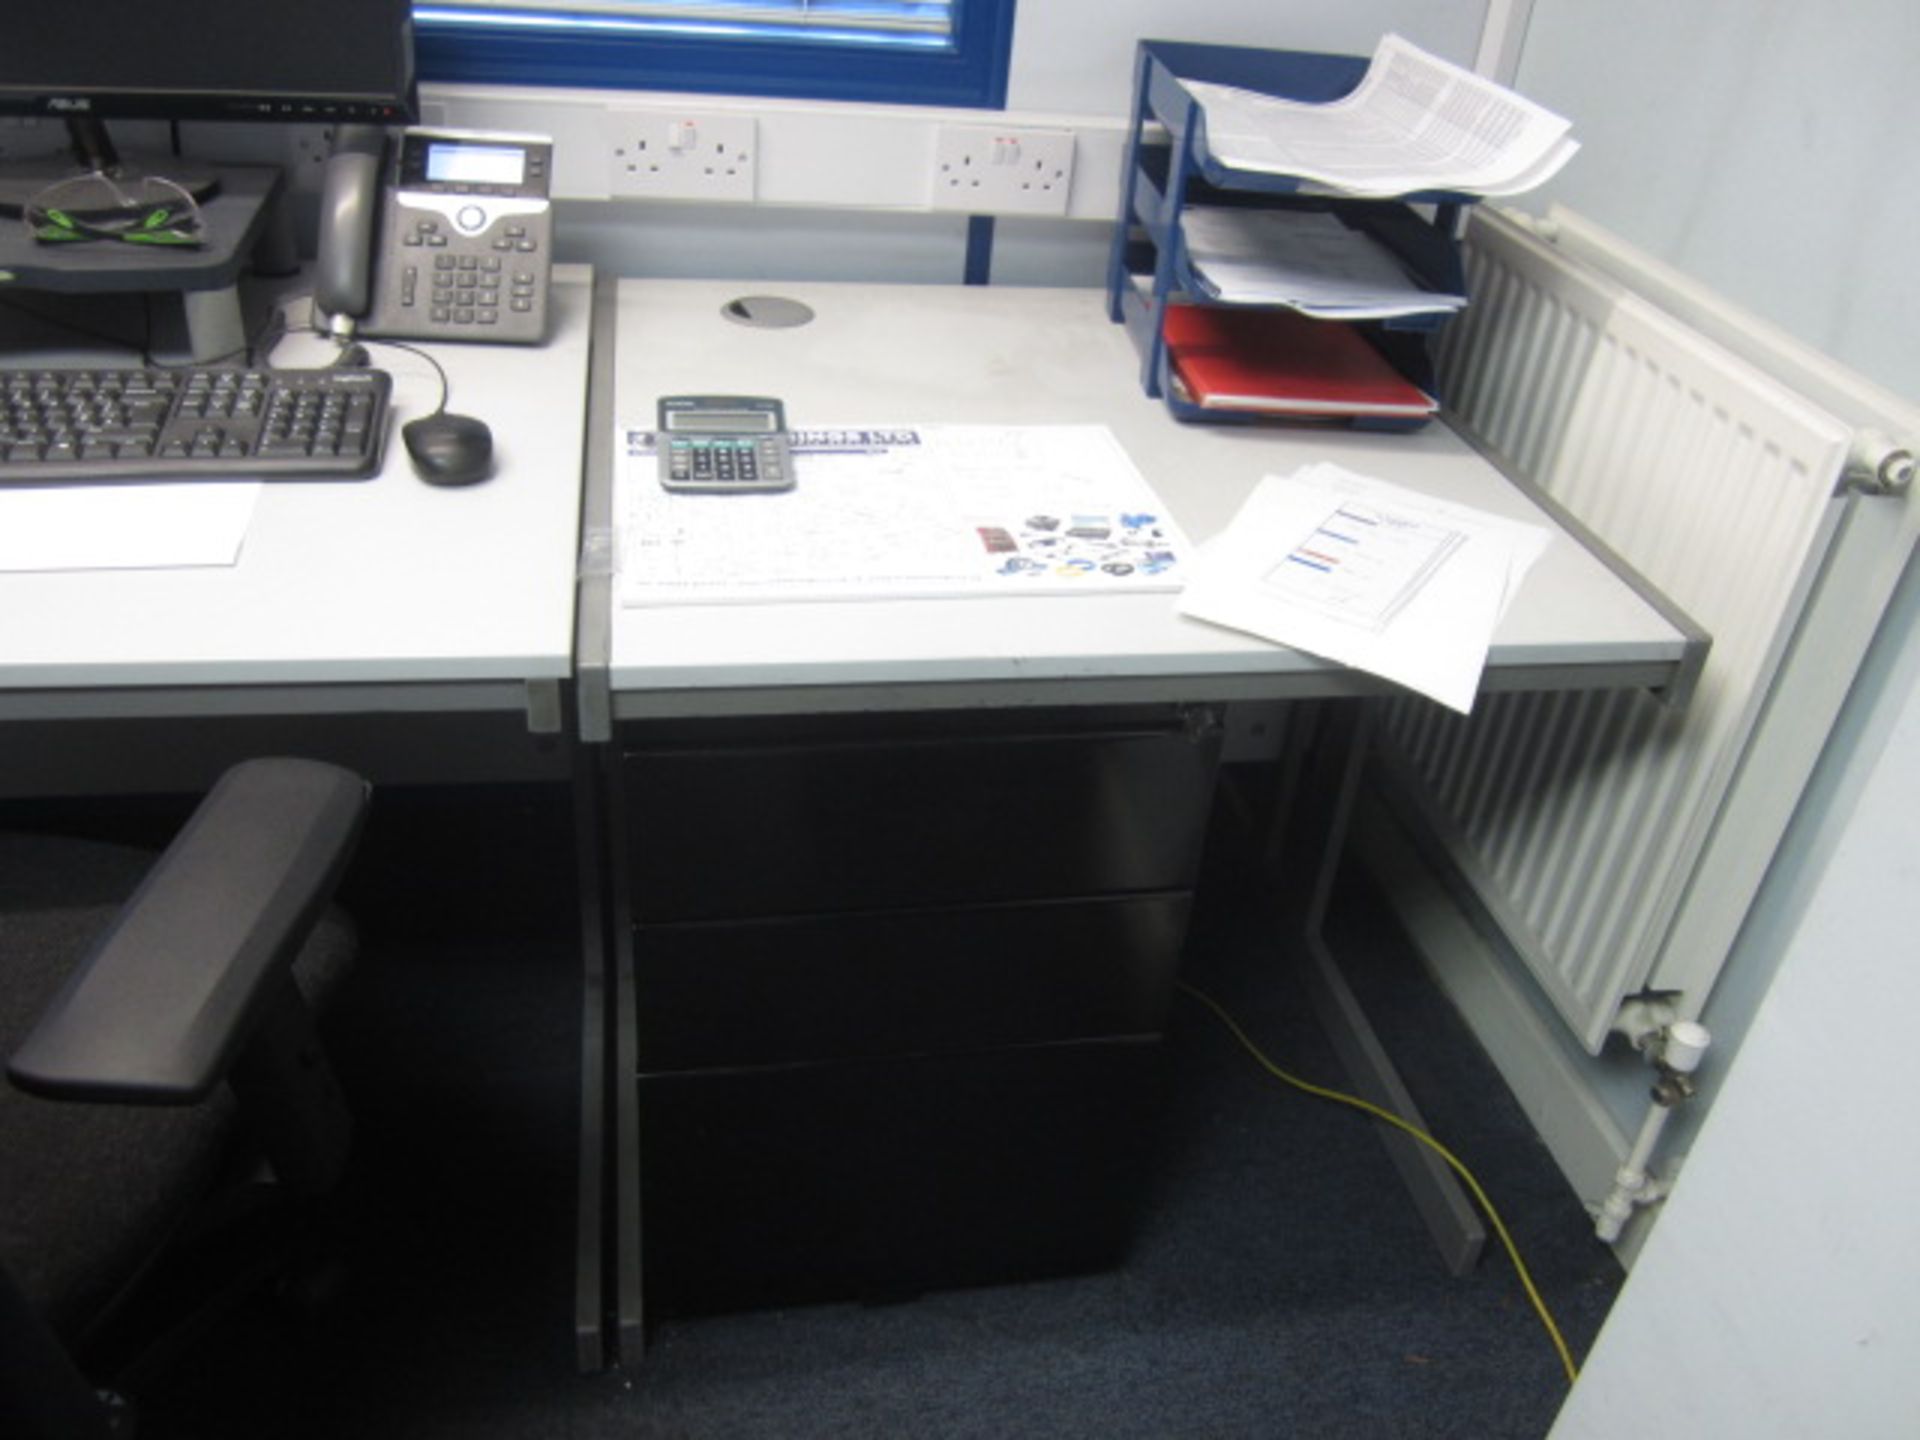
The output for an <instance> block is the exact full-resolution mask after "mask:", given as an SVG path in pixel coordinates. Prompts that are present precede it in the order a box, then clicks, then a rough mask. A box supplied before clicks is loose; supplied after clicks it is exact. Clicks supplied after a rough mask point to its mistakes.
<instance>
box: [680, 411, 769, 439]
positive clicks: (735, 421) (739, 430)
mask: <svg viewBox="0 0 1920 1440" xmlns="http://www.w3.org/2000/svg"><path fill="white" fill-rule="evenodd" d="M776 428H777V424H776V421H775V419H774V416H773V414H772V413H771V412H770V411H766V410H670V411H668V412H667V429H669V430H703V431H705V432H706V433H707V434H709V435H764V434H766V433H767V432H769V431H771V430H774V429H776Z"/></svg>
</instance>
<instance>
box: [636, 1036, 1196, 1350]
mask: <svg viewBox="0 0 1920 1440" xmlns="http://www.w3.org/2000/svg"><path fill="white" fill-rule="evenodd" d="M1158 1057H1159V1046H1158V1043H1157V1042H1153V1041H1107V1042H1098V1043H1086V1044H1076V1045H1044V1046H1031V1047H1023V1048H1018V1049H1011V1050H1000V1051H990V1052H983V1053H975V1054H968V1055H957V1056H927V1057H917V1058H911V1059H903V1060H892V1061H855V1062H849V1063H843V1064H833V1065H811V1066H797V1067H791V1068H779V1067H777V1068H771V1069H765V1070H749V1071H719V1072H707V1073H704V1074H700V1075H672V1076H650V1077H647V1078H646V1079H643V1080H642V1081H641V1082H640V1129H641V1133H642V1134H643V1135H644V1136H645V1137H646V1152H645V1157H644V1160H643V1162H642V1167H641V1169H642V1177H641V1188H642V1203H641V1232H642V1256H643V1260H642V1264H643V1268H644V1271H645V1275H646V1289H647V1308H648V1311H649V1313H652V1314H656V1315H657V1314H662V1313H686V1312H691V1311H711V1310H725V1309H734V1308H741V1307H747V1306H754V1305H769V1304H787V1303H796V1302H800V1301H808V1300H831V1299H851V1298H863V1299H886V1298H898V1297H900V1296H902V1295H906V1294H912V1293H916V1292H918V1291H922V1290H931V1289H938V1288H942V1287H946V1286H953V1285H980V1284H993V1283H998V1282H1002V1281H1010V1280H1027V1279H1035V1278H1039V1277H1042V1276H1047V1275H1061V1274H1070V1273H1073V1272H1075V1271H1085V1270H1090V1269H1095V1268H1099V1267H1102V1266H1106V1265H1111V1264H1114V1263H1117V1262H1118V1261H1119V1260H1120V1259H1121V1258H1122V1256H1123V1254H1124V1251H1125V1248H1126V1244H1127V1240H1128V1238H1129V1235H1130V1232H1131V1229H1132V1224H1133V1219H1134V1213H1135V1209H1136V1206H1137V1203H1138V1199H1139V1195H1140V1189H1141V1178H1142V1175H1143V1173H1144V1165H1145V1163H1146V1160H1147V1157H1148V1155H1149V1154H1150V1153H1151V1146H1152V1141H1153V1138H1154V1117H1155V1115H1156V1113H1157V1112H1156V1108H1155V1105H1154V1103H1153V1102H1154V1097H1155V1095H1156V1093H1157V1092H1156V1084H1157V1073H1158ZM1036 1097H1044V1098H1045V1102H1046V1103H1044V1104H1036V1103H1035V1100H1036Z"/></svg>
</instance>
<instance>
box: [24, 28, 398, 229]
mask: <svg viewBox="0 0 1920 1440" xmlns="http://www.w3.org/2000/svg"><path fill="white" fill-rule="evenodd" d="M8 8H9V11H10V12H14V13H9V15H8V17H7V20H6V23H5V25H4V26H0V114H8V115H38V116H49V117H54V118H57V119H61V120H64V121H65V122H66V128H67V134H68V147H67V150H66V151H65V152H64V153H62V154H60V155H58V156H47V157H38V158H32V159H26V160H21V159H10V158H0V209H4V210H10V211H11V212H14V213H17V212H18V211H19V210H20V209H21V208H22V207H23V206H24V204H25V202H26V201H27V200H29V199H30V198H32V196H33V195H35V194H37V193H39V192H40V191H42V190H43V189H44V188H45V187H46V186H48V185H49V184H52V183H54V182H55V181H59V180H63V179H69V180H70V179H73V178H75V177H80V176H84V175H87V174H91V173H96V172H98V173H105V174H108V175H109V176H116V175H117V176H122V177H129V178H131V177H136V176H137V175H138V173H139V172H140V171H142V170H145V171H147V172H149V173H153V174H158V175H161V176H163V177H165V178H166V179H169V180H173V181H175V182H176V183H181V184H185V185H187V186H188V188H189V189H193V190H196V191H198V192H199V193H200V194H202V195H204V194H206V193H209V192H210V188H211V185H212V183H213V181H212V177H211V174H210V173H209V172H205V171H204V170H202V169H197V168H196V167H195V166H194V165H193V164H192V163H191V162H187V161H183V160H182V159H180V158H179V157H175V156H164V157H154V156H143V157H138V158H137V159H136V157H134V156H132V155H131V154H128V155H122V154H120V153H119V152H118V151H117V150H116V149H115V147H114V145H113V142H112V139H111V136H110V134H109V123H110V122H112V121H115V120H231V121H284V122H296V123H298V122H305V123H309V124H333V123H347V122H355V123H371V124H393V123H399V122H403V121H407V120H411V119H413V118H415V115H416V112H417V98H416V94H415V88H414V74H413V23H412V0H42V3H39V4H19V5H13V6H9V7H8Z"/></svg>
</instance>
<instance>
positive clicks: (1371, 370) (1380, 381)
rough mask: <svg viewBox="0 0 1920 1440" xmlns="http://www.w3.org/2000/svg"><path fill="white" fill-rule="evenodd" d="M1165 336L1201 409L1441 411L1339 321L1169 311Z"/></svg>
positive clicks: (1286, 314) (1282, 314)
mask: <svg viewBox="0 0 1920 1440" xmlns="http://www.w3.org/2000/svg"><path fill="white" fill-rule="evenodd" d="M1162 333H1163V334H1164V336H1165V337H1166V344H1167V356H1168V359H1169V360H1170V361H1171V364H1172V370H1173V374H1174V378H1175V379H1176V380H1177V381H1178V382H1179V384H1180V386H1181V387H1182V388H1183V389H1184V390H1185V392H1186V396H1187V398H1188V399H1189V400H1191V401H1192V402H1193V403H1194V404H1196V405H1199V406H1201V407H1202V408H1203V409H1221V410H1253V411H1260V412H1265V413H1268V414H1273V415H1287V416H1295V417H1318V418H1341V417H1345V418H1351V417H1355V416H1380V417H1390V418H1393V419H1403V420H1418V419H1424V418H1425V417H1426V416H1429V415H1431V414H1432V413H1433V412H1434V410H1435V408H1436V406H1435V402H1434V398H1433V397H1432V396H1431V395H1429V394H1427V393H1426V392H1425V391H1424V390H1422V389H1421V388H1420V387H1419V386H1418V385H1415V384H1414V383H1413V382H1412V381H1410V380H1408V379H1406V378H1404V377H1403V376H1402V375H1401V374H1400V372H1399V371H1397V370H1395V369H1394V368H1393V366H1392V365H1391V364H1389V363H1388V362H1387V359H1386V357H1385V356H1384V355H1382V354H1381V353H1380V352H1379V351H1378V350H1376V349H1374V348H1373V346H1372V345H1371V344H1369V343H1368V341H1367V339H1366V337H1365V336H1363V335H1362V334H1361V333H1360V332H1359V331H1358V330H1356V329H1354V328H1353V327H1352V326H1350V325H1345V324H1342V323H1341V322H1339V321H1337V320H1314V319H1310V318H1308V317H1307V316H1305V315H1299V314H1296V313H1294V312H1293V311H1291V310H1230V309H1221V308H1219V307H1216V306H1207V305H1169V306H1167V311H1166V318H1165V320H1164V321H1163V322H1162Z"/></svg>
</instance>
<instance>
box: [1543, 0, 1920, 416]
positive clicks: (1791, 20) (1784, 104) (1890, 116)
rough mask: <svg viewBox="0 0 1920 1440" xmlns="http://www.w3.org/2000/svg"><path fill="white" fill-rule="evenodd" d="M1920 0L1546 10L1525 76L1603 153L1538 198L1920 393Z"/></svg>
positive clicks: (1619, 1)
mask: <svg viewBox="0 0 1920 1440" xmlns="http://www.w3.org/2000/svg"><path fill="white" fill-rule="evenodd" d="M1916 73H1920V4H1915V3H1914V0H1822V3H1820V4H1817V5H1815V4H1808V3H1806V0H1688V3H1685V4H1674V3H1673V0H1534V6H1533V22H1532V24H1531V26H1530V27H1529V29H1528V31H1527V36H1526V43H1525V48H1524V49H1523V51H1522V54H1521V62H1520V70H1519V75H1518V84H1519V86H1520V88H1521V89H1522V90H1524V91H1525V93H1527V94H1529V95H1531V96H1533V97H1534V98H1535V99H1537V100H1539V101H1540V102H1541V103H1542V104H1545V105H1549V106H1552V107H1553V108H1554V109H1556V110H1559V111H1560V112H1561V113H1562V114H1564V115H1567V116H1569V117H1571V118H1572V119H1573V120H1574V122H1575V126H1574V128H1575V133H1576V134H1577V135H1578V136H1579V137H1580V138H1581V140H1582V141H1583V142H1584V145H1585V148H1584V150H1583V151H1582V152H1581V154H1580V155H1579V156H1578V158H1577V159H1576V160H1575V161H1574V162H1573V164H1572V165H1570V166H1569V167H1568V168H1567V170H1566V171H1565V172H1564V173H1563V174H1562V176H1561V177H1560V178H1559V179H1558V180H1557V181H1555V182H1554V183H1553V184H1552V185H1551V186H1549V187H1548V188H1547V189H1545V190H1543V191H1541V192H1539V195H1538V196H1537V198H1538V199H1539V200H1541V201H1545V200H1548V199H1558V200H1560V201H1562V202H1563V203H1565V204H1567V205H1569V206H1570V207H1571V208H1573V209H1575V210H1579V211H1581V212H1583V213H1585V214H1587V215H1590V216H1592V217H1593V218H1595V219H1596V220H1598V221H1600V222H1601V223H1602V224H1604V225H1605V226H1606V227H1607V228H1608V229H1610V230H1613V231H1615V232H1616V233H1618V234H1620V235H1622V236H1624V237H1625V238H1626V239H1628V240H1631V241H1633V242H1634V243H1635V244H1638V245H1639V246H1641V247H1642V248H1643V249H1646V250H1650V251H1652V252H1653V253H1654V254H1656V255H1658V256H1660V257H1661V258H1662V259H1665V260H1667V261H1668V262H1670V263H1671V264H1673V265H1674V266H1676V267H1678V268H1679V269H1681V270H1684V271H1686V272H1687V273H1688V274H1690V275H1692V276H1694V277H1695V278H1696V279H1699V280H1702V281H1704V282H1706V283H1707V284H1708V285H1710V286H1712V287H1713V288H1714V289H1716V290H1718V291H1720V292H1721V293H1722V294H1723V295H1725V296H1726V297H1727V298H1728V299H1731V300H1733V301H1735V302H1737V303H1739V304H1742V305H1745V306H1746V307H1748V308H1749V309H1752V310H1754V311H1756V312H1758V313H1759V314H1761V315H1764V316H1766V317H1767V318H1769V319H1771V320H1772V321H1774V322H1775V323H1776V324H1778V325H1779V326H1780V327H1781V328H1783V329H1785V330H1787V331H1788V332H1789V333H1791V334H1793V335H1796V336H1798V337H1799V338H1800V339H1802V340H1804V341H1806V342H1807V343H1809V344H1811V345H1813V346H1814V347H1815V348H1817V349H1819V350H1822V351H1825V352H1826V353H1827V354H1829V355H1832V356H1833V357H1834V358H1836V359H1838V360H1842V361H1844V362H1846V363H1847V364H1849V365H1851V366H1853V367H1854V368H1855V369H1857V370H1859V371H1860V372H1862V373H1863V374H1865V375H1868V376H1870V377H1872V378H1874V379H1876V380H1878V381H1879V382H1880V383H1881V384H1882V385H1884V386H1886V387H1887V388H1888V389H1890V390H1892V391H1894V392H1895V393H1897V394H1901V395H1904V396H1906V397H1908V398H1910V399H1920V344H1916V343H1915V336H1916V334H1920V282H1916V279H1915V237H1916V235H1920V143H1916V136H1917V135H1920V129H1917V128H1916V115H1915V94H1914V85H1915V76H1916Z"/></svg>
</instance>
